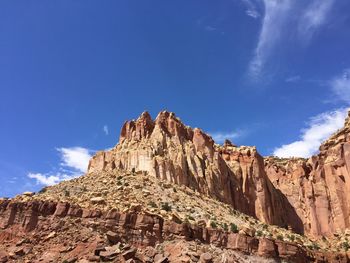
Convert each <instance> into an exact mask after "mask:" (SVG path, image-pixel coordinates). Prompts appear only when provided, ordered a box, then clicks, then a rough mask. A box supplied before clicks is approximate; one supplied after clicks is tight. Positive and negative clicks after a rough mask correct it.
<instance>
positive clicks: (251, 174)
mask: <svg viewBox="0 0 350 263" xmlns="http://www.w3.org/2000/svg"><path fill="white" fill-rule="evenodd" d="M114 169H119V170H124V171H143V172H147V173H148V174H149V175H150V176H155V177H156V178H159V179H162V180H166V181H168V182H171V183H175V184H178V185H184V186H187V187H190V188H191V189H194V190H196V191H198V192H200V193H202V194H204V195H208V196H211V197H213V198H216V199H218V200H220V201H222V202H225V203H228V204H230V205H232V207H233V208H235V209H238V210H240V211H242V212H244V213H246V214H249V215H252V216H254V217H257V218H259V219H260V220H262V221H264V222H266V223H272V224H277V225H283V226H290V227H291V228H293V229H295V230H297V231H301V228H300V227H299V226H298V221H297V220H294V219H295V217H294V215H293V210H292V209H290V207H288V204H285V203H284V199H283V197H281V196H280V195H279V194H278V193H277V192H276V191H275V189H274V187H273V185H272V184H271V182H270V181H269V179H268V178H267V175H266V173H265V170H264V162H263V158H262V157H261V156H260V155H259V153H258V152H257V151H256V148H255V147H246V146H242V147H236V146H235V145H233V144H232V143H226V144H224V145H217V144H214V141H213V139H212V138H211V137H210V136H209V135H207V134H206V133H204V132H203V131H202V130H201V129H198V128H194V129H192V128H190V127H188V126H186V125H185V124H183V123H182V122H181V121H180V119H179V118H177V117H176V116H175V114H174V113H171V112H167V111H162V112H160V113H159V114H158V116H157V117H156V119H155V120H152V118H151V116H150V115H149V113H147V112H144V113H142V114H141V116H140V117H139V118H138V119H136V120H132V121H127V122H125V123H124V125H123V127H122V130H121V135H120V140H119V143H118V144H117V145H116V147H114V148H113V149H112V150H110V151H105V152H99V153H97V154H96V155H95V156H94V157H93V158H92V159H91V161H90V164H89V169H88V172H89V173H91V172H96V171H111V170H114ZM277 211H278V212H277Z"/></svg>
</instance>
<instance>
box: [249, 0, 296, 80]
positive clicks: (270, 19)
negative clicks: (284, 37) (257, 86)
mask: <svg viewBox="0 0 350 263" xmlns="http://www.w3.org/2000/svg"><path fill="white" fill-rule="evenodd" d="M263 2H264V5H265V14H264V17H263V22H262V28H261V31H260V35H259V39H258V44H257V46H256V49H255V51H254V57H253V59H252V60H251V62H250V65H249V76H250V77H251V78H253V79H257V78H258V77H259V76H260V75H261V73H262V70H263V66H264V64H265V63H266V60H267V58H268V57H269V56H270V54H271V52H272V50H273V48H274V47H275V45H276V44H277V42H278V41H279V39H280V37H281V32H282V27H283V25H284V24H285V22H286V21H287V18H288V14H289V11H290V10H291V1H290V0H264V1H263Z"/></svg>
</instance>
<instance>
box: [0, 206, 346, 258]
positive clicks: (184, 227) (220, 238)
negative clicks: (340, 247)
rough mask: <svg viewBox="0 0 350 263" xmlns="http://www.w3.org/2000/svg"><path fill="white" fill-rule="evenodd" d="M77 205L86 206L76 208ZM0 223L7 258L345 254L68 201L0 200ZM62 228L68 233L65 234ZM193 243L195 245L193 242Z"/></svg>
mask: <svg viewBox="0 0 350 263" xmlns="http://www.w3.org/2000/svg"><path fill="white" fill-rule="evenodd" d="M82 210H85V211H84V212H83V213H81V212H80V211H82ZM63 215H64V216H63ZM70 224H74V225H75V227H74V228H73V227H72V225H70ZM0 225H1V227H0V241H1V242H0V251H2V252H1V253H0V256H1V257H0V258H1V259H2V260H3V262H6V261H5V260H7V258H11V259H12V261H10V262H13V261H14V260H15V261H16V262H17V261H18V260H21V261H24V259H27V260H38V259H40V260H41V261H43V262H50V260H54V261H55V262H60V261H63V260H66V261H67V262H76V261H78V260H89V261H90V262H91V261H94V260H98V261H99V260H100V259H101V260H116V261H115V262H125V261H127V260H132V259H135V260H136V261H138V262H149V261H147V259H151V260H153V258H155V257H156V256H157V255H158V256H157V257H158V258H157V260H161V261H160V262H168V258H169V259H175V260H170V261H169V262H178V261H176V259H178V258H179V257H183V258H185V257H187V256H188V255H190V256H191V255H192V257H196V256H197V257H199V258H200V261H201V262H212V261H213V262H218V261H217V260H219V258H221V257H222V255H226V256H228V255H232V253H233V251H237V252H239V253H246V254H253V255H259V256H261V257H262V258H260V260H259V259H257V261H256V262H262V260H263V258H264V257H266V258H271V257H272V258H275V259H276V260H277V259H284V260H291V261H293V262H314V261H317V260H319V261H317V262H321V260H325V261H326V262H328V261H329V262H332V261H331V260H332V259H334V258H335V257H336V256H337V257H342V258H343V259H344V260H348V258H347V255H346V254H336V253H335V254H333V255H331V254H327V253H326V254H325V253H320V252H319V253H316V252H312V251H309V250H307V249H305V248H304V247H301V246H297V245H295V244H291V243H288V242H283V241H274V240H269V239H265V238H261V239H258V238H254V237H250V236H246V235H242V234H238V233H229V232H225V231H222V230H219V229H210V228H209V229H207V228H201V227H198V226H193V225H190V224H187V223H182V224H178V223H176V222H173V221H165V220H163V219H162V218H161V217H159V216H156V215H145V214H136V213H122V212H119V211H115V210H113V211H87V210H86V209H84V208H79V207H78V206H76V205H71V204H69V203H54V202H40V201H34V202H28V203H17V202H11V201H1V202H0ZM54 229H56V230H57V232H55V234H54V235H51V238H46V239H45V242H44V243H43V241H42V239H43V237H45V235H46V236H48V233H52V232H51V231H52V230H54ZM66 231H70V232H66ZM67 234H69V235H70V236H69V239H67ZM101 234H102V235H107V238H108V239H109V237H108V236H112V237H113V238H116V236H117V235H118V236H119V240H121V242H123V244H124V245H123V246H122V247H121V246H120V245H119V244H120V243H118V244H117V245H112V246H111V245H109V244H108V240H106V239H103V238H101ZM24 238H25V239H24ZM167 240H171V241H169V242H167ZM185 240H186V241H185ZM194 240H197V241H199V242H200V243H201V244H203V246H204V247H203V249H204V250H198V251H197V252H191V253H192V254H190V252H189V250H188V247H189V246H190V245H191V244H192V242H193V241H194ZM161 243H164V244H165V245H164V249H165V250H166V252H167V256H162V255H161V254H159V253H158V254H157V252H156V249H154V248H152V247H155V245H156V244H161ZM206 244H207V245H209V244H211V245H213V246H215V247H217V248H218V249H221V250H218V251H216V252H215V251H214V252H212V253H208V252H205V250H206V251H208V248H206V247H205V245H206ZM150 246H152V247H150ZM196 247H197V248H198V243H197V245H196ZM43 248H45V249H43ZM11 251H15V253H11ZM215 253H216V254H217V255H218V257H216V256H215ZM236 256H237V254H236ZM231 259H232V261H230V262H242V261H241V260H233V259H234V257H231ZM238 259H239V258H238ZM241 259H242V257H241ZM79 262H80V261H79ZM81 262H85V261H81ZM151 262H153V261H151ZM247 262H252V261H247ZM322 262H323V261H322ZM344 262H346V261H344Z"/></svg>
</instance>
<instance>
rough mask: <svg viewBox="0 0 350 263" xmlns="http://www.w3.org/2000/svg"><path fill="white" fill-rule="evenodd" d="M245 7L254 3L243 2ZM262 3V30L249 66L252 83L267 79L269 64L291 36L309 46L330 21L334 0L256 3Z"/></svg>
mask: <svg viewBox="0 0 350 263" xmlns="http://www.w3.org/2000/svg"><path fill="white" fill-rule="evenodd" d="M242 1H243V2H244V3H246V2H247V3H252V6H254V4H253V2H252V1H250V0H249V1H245V0H242ZM259 2H262V3H263V5H264V10H265V12H264V14H263V16H262V27H261V30H260V34H259V38H258V41H257V45H256V48H255V50H254V54H253V57H252V59H251V61H250V63H249V68H248V76H249V78H250V80H259V79H260V78H261V77H262V76H264V73H265V68H266V64H267V62H269V60H270V58H271V56H272V55H273V54H274V53H275V50H277V49H276V47H277V46H278V45H279V46H280V45H282V44H284V41H286V40H287V39H289V36H290V35H295V34H296V35H299V41H300V42H301V43H302V44H308V43H309V42H310V40H311V39H312V37H313V36H314V34H315V32H316V31H317V30H318V29H319V28H321V27H322V26H323V25H325V24H326V22H327V21H328V19H329V18H330V14H331V9H332V7H333V5H334V3H335V0H322V1H320V0H311V1H305V2H297V1H293V0H255V3H259Z"/></svg>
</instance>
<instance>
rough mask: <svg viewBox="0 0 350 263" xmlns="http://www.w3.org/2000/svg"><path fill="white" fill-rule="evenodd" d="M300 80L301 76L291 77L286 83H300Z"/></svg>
mask: <svg viewBox="0 0 350 263" xmlns="http://www.w3.org/2000/svg"><path fill="white" fill-rule="evenodd" d="M300 79H301V77H300V76H299V75H296V76H291V77H288V78H286V82H290V83H293V82H298V81H299V80H300Z"/></svg>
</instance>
